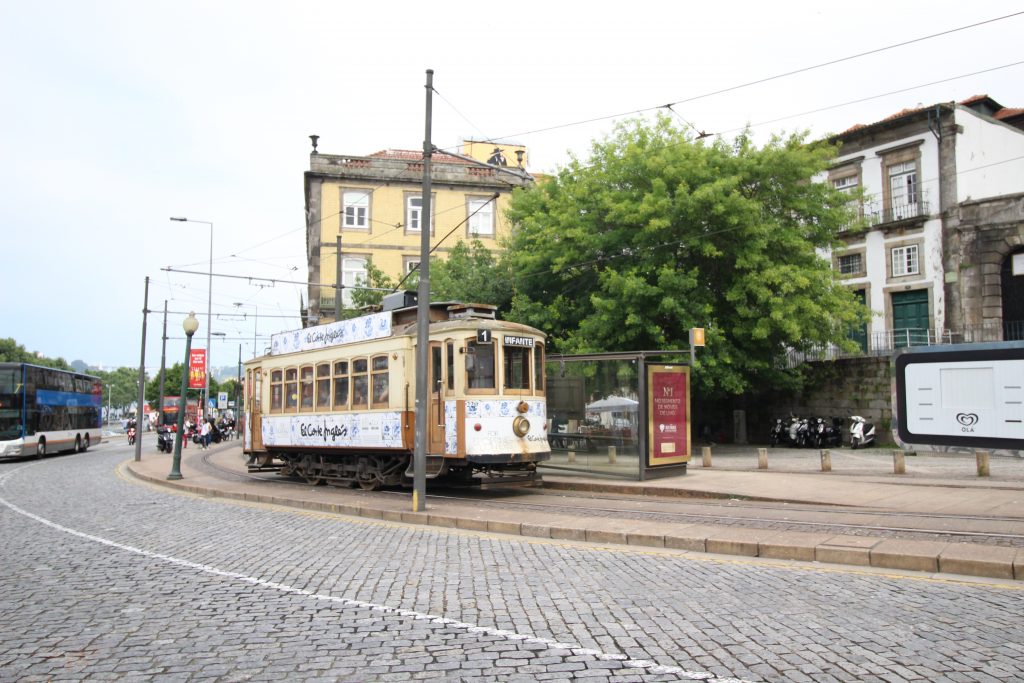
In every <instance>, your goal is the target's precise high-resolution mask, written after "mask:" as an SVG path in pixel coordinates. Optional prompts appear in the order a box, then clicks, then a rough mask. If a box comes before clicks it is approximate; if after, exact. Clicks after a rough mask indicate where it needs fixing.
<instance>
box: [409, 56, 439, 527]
mask: <svg viewBox="0 0 1024 683" xmlns="http://www.w3.org/2000/svg"><path fill="white" fill-rule="evenodd" d="M426 88H427V111H426V126H425V131H426V132H425V133H424V137H423V193H422V194H423V197H422V199H421V204H422V211H423V213H422V216H423V219H422V220H421V221H420V286H419V293H418V294H417V299H416V429H415V436H416V449H415V451H414V452H413V457H412V467H413V479H412V481H413V489H412V511H413V512H423V511H424V510H426V507H427V506H426V500H427V422H428V421H429V418H430V388H429V387H428V386H427V381H428V378H429V372H428V365H427V364H428V363H429V362H430V349H429V348H428V347H429V345H430V336H429V334H428V333H429V330H428V328H429V326H430V157H431V155H432V154H433V152H434V145H433V143H432V142H431V140H430V126H431V119H432V113H431V101H432V100H431V95H432V93H433V91H434V70H433V69H427V85H426Z"/></svg>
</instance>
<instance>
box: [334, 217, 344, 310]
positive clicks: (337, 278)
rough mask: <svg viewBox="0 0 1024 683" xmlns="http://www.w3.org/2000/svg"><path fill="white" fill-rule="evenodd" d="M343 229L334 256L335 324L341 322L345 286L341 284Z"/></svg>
mask: <svg viewBox="0 0 1024 683" xmlns="http://www.w3.org/2000/svg"><path fill="white" fill-rule="evenodd" d="M341 275H342V273H341V228H340V227H339V228H338V248H337V253H336V254H335V255H334V322H338V321H339V320H341V295H342V290H343V289H344V288H345V285H343V284H342V282H341Z"/></svg>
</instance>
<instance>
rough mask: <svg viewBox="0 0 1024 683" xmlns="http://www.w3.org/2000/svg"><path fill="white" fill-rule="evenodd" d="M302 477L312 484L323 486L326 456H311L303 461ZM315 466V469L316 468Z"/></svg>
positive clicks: (324, 482)
mask: <svg viewBox="0 0 1024 683" xmlns="http://www.w3.org/2000/svg"><path fill="white" fill-rule="evenodd" d="M303 465H304V467H303V471H302V477H303V479H305V480H306V483H307V484H309V485H310V486H323V485H324V484H326V483H327V482H326V481H324V456H322V455H319V456H316V457H315V458H313V457H310V458H307V459H306V462H305V463H303ZM314 468H315V469H314Z"/></svg>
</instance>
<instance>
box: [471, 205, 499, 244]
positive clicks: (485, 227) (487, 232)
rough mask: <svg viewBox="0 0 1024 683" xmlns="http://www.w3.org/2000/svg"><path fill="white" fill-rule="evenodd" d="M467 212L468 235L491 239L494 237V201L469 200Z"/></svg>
mask: <svg viewBox="0 0 1024 683" xmlns="http://www.w3.org/2000/svg"><path fill="white" fill-rule="evenodd" d="M467 208H468V210H469V235H470V237H473V236H477V235H479V236H482V237H493V236H494V201H493V200H492V199H491V198H490V197H488V198H487V199H470V200H469V202H468V203H467Z"/></svg>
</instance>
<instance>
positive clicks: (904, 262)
mask: <svg viewBox="0 0 1024 683" xmlns="http://www.w3.org/2000/svg"><path fill="white" fill-rule="evenodd" d="M918 254H919V250H918V248H917V245H916V244H908V245H907V246H905V247H893V248H892V276H893V277H903V276H904V275H919V274H920V273H921V262H920V260H919V259H918Z"/></svg>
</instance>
